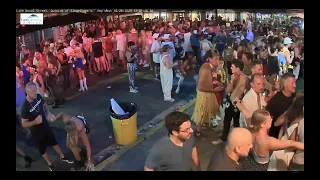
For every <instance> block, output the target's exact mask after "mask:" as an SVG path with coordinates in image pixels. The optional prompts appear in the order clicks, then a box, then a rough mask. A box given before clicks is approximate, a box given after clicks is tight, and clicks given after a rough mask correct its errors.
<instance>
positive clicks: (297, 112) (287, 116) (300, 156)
mask: <svg viewBox="0 0 320 180" xmlns="http://www.w3.org/2000/svg"><path fill="white" fill-rule="evenodd" d="M274 125H275V126H282V128H281V130H280V133H279V138H282V137H283V136H284V135H287V133H288V131H290V132H289V133H290V136H288V138H289V139H290V140H293V141H298V142H302V143H304V91H300V92H298V93H297V95H296V97H295V98H294V100H293V103H292V104H291V106H290V107H289V108H288V110H287V111H286V112H285V113H283V115H281V116H280V117H279V118H278V119H277V121H276V122H275V123H274ZM289 169H290V170H303V169H304V151H299V150H298V151H296V152H295V153H294V155H293V158H292V162H291V163H290V168H289Z"/></svg>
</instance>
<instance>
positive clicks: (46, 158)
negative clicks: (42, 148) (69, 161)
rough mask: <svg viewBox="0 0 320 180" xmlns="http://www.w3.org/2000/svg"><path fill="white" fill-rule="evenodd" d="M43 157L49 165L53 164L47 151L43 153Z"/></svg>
mask: <svg viewBox="0 0 320 180" xmlns="http://www.w3.org/2000/svg"><path fill="white" fill-rule="evenodd" d="M42 157H43V159H44V160H45V161H46V162H47V164H48V165H52V163H51V161H50V159H49V156H48V153H47V152H45V153H44V154H43V155H42Z"/></svg>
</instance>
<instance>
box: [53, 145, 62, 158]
mask: <svg viewBox="0 0 320 180" xmlns="http://www.w3.org/2000/svg"><path fill="white" fill-rule="evenodd" d="M53 149H54V150H55V151H56V152H57V154H58V155H59V157H60V158H64V154H63V153H62V151H61V149H60V147H59V145H55V146H53Z"/></svg>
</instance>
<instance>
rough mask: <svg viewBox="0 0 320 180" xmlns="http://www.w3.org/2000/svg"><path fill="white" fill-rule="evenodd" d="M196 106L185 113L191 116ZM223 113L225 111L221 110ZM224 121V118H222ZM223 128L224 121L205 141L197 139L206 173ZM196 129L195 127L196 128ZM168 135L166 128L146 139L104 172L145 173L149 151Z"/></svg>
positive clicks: (207, 135) (200, 157) (209, 131)
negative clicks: (214, 142)
mask: <svg viewBox="0 0 320 180" xmlns="http://www.w3.org/2000/svg"><path fill="white" fill-rule="evenodd" d="M193 109H194V106H191V107H190V108H189V109H188V110H186V111H185V113H187V114H189V115H190V116H191V115H192V113H193ZM221 112H223V109H222V108H221ZM222 119H223V117H222ZM222 127H223V121H219V125H218V127H216V128H214V129H208V130H205V131H204V135H205V137H206V139H205V140H202V139H199V138H196V146H197V148H198V153H199V160H200V166H201V170H202V171H206V170H207V167H208V165H209V161H210V159H211V156H212V154H213V152H214V150H215V148H216V146H217V145H213V144H212V141H214V140H218V138H219V136H220V134H221V132H222ZM194 128H195V126H194ZM167 134H168V132H167V130H166V128H165V127H162V128H161V129H160V130H159V131H158V132H156V133H155V134H154V135H153V136H152V137H151V138H149V139H146V140H145V141H143V142H142V143H140V144H139V145H137V146H135V147H134V148H132V149H131V150H129V151H128V152H127V153H125V154H123V155H122V156H121V157H119V158H118V159H117V160H116V161H114V162H113V163H112V164H110V165H109V166H108V167H106V168H104V169H103V171H143V168H144V163H145V160H146V158H147V156H148V153H149V150H150V149H151V148H152V146H153V144H154V143H155V142H156V141H157V140H159V139H160V138H162V137H163V136H166V135H167Z"/></svg>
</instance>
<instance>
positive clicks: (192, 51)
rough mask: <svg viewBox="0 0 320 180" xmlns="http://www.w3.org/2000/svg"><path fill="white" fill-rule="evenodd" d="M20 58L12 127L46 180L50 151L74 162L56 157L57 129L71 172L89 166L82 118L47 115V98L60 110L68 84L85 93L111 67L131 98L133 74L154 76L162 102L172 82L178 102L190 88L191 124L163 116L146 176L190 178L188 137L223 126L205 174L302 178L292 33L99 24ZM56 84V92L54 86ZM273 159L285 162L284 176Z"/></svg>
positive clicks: (299, 37)
mask: <svg viewBox="0 0 320 180" xmlns="http://www.w3.org/2000/svg"><path fill="white" fill-rule="evenodd" d="M82 30H84V31H82ZM17 49H19V48H17ZM17 57H18V61H17V62H19V63H17V66H16V89H17V91H16V99H17V101H16V117H17V118H16V119H17V127H18V129H19V130H22V131H24V132H25V133H26V134H27V135H29V136H31V137H32V138H33V139H34V140H35V142H36V143H37V147H38V150H39V153H40V154H41V155H42V157H43V158H44V160H45V161H46V163H47V164H48V167H49V170H51V171H53V170H55V167H54V165H53V163H52V162H51V161H50V158H49V157H48V154H47V151H46V148H47V147H48V146H52V147H53V148H54V150H55V151H56V152H57V154H58V155H59V157H60V159H61V160H62V161H64V162H67V163H73V160H71V158H69V157H67V156H65V155H64V154H63V153H62V151H61V149H60V147H59V145H58V144H57V140H56V138H55V135H54V133H53V132H52V129H51V128H50V126H49V124H50V123H53V122H55V121H56V120H62V121H63V122H64V124H65V130H66V132H67V147H68V148H69V149H70V150H71V151H72V153H73V155H74V158H72V159H75V161H74V162H75V169H76V170H79V169H81V168H82V167H84V166H85V163H86V164H87V165H86V166H87V167H88V169H90V167H92V163H91V149H90V143H89V140H88V137H87V133H89V127H88V125H87V123H86V119H85V118H84V117H82V116H73V115H69V114H67V113H63V112H62V113H59V114H56V115H53V114H52V113H51V112H50V109H49V107H48V104H47V103H46V101H45V98H46V97H53V99H54V104H53V106H52V107H53V108H58V107H59V105H61V104H63V103H65V100H64V99H65V97H64V92H65V91H66V90H68V89H70V88H71V79H76V80H77V82H78V83H79V84H78V85H75V86H78V88H79V91H80V92H82V91H87V90H88V89H89V87H90V82H87V78H86V76H90V75H94V74H97V75H98V76H102V77H104V76H106V75H108V73H109V72H110V71H112V70H114V68H115V67H122V68H123V69H124V70H127V72H128V88H129V92H130V93H138V92H139V91H138V87H137V86H136V84H135V72H136V71H137V70H138V69H139V66H141V68H146V69H150V71H153V72H154V78H155V80H157V81H159V83H161V88H162V91H163V100H164V101H167V102H173V101H174V99H173V98H172V88H173V79H174V78H177V79H178V85H177V87H176V88H175V90H174V93H176V94H178V93H179V92H180V91H183V89H181V87H182V86H181V85H182V84H183V81H184V79H185V77H186V76H192V77H193V78H194V80H195V82H196V83H197V95H196V102H195V108H194V113H193V115H192V117H189V116H188V115H186V114H184V113H180V112H172V113H170V114H168V115H167V116H166V118H165V120H164V121H165V125H166V128H167V129H168V132H169V136H166V137H164V138H162V139H161V140H159V141H158V142H156V143H155V145H154V147H153V148H152V150H151V151H150V154H149V156H148V158H147V160H146V164H145V170H149V171H150V170H160V171H161V170H183V171H189V170H191V169H192V163H194V164H195V165H196V167H198V168H199V169H200V166H199V158H198V152H197V148H196V147H195V138H198V139H199V140H202V139H205V138H206V137H205V136H204V135H203V133H202V132H203V131H204V130H206V129H208V128H215V127H217V125H218V122H217V121H220V120H223V132H222V135H221V137H220V139H219V140H218V141H214V142H212V143H213V144H216V145H218V146H219V148H218V150H216V151H215V152H214V155H213V157H212V160H211V162H210V164H209V167H208V170H209V171H224V170H227V171H228V170H230V171H232V170H236V171H238V170H241V171H267V170H301V169H302V170H303V165H304V93H303V91H301V92H297V93H296V80H297V79H299V78H303V71H304V68H303V62H304V43H303V33H302V31H301V30H300V28H299V27H295V28H293V30H292V31H287V30H284V29H281V28H277V29H276V28H274V27H273V26H272V25H269V24H267V25H266V24H261V23H256V22H252V21H250V20H246V21H245V20H244V21H242V22H240V21H235V22H232V23H231V24H230V27H226V26H225V25H221V26H220V25H218V26H210V21H209V20H204V21H201V22H200V21H194V22H191V21H188V20H183V21H174V22H165V21H163V19H161V18H160V19H158V20H149V19H147V20H146V21H145V22H143V23H133V21H130V20H129V21H120V22H111V21H109V22H108V23H104V22H101V21H100V20H97V21H95V22H94V23H87V24H86V27H85V28H84V29H81V28H79V29H74V30H73V31H72V32H70V34H69V35H68V36H67V37H65V39H60V40H58V41H57V42H54V41H53V39H49V40H47V41H42V42H40V44H39V47H38V49H37V50H36V51H35V52H34V53H31V51H30V50H29V49H28V48H27V47H26V46H25V45H24V44H22V45H21V52H19V51H18V50H17ZM85 69H88V70H89V71H88V72H87V71H85ZM60 77H62V78H63V79H61V80H62V81H63V91H62V89H61V90H60V88H59V86H58V81H59V80H60ZM220 106H222V107H224V111H225V112H224V116H223V118H222V116H221V112H220ZM191 121H192V122H193V123H195V124H196V125H197V129H196V130H193V129H192V128H191ZM232 122H233V123H232ZM231 123H232V124H233V128H231ZM193 131H195V132H193ZM181 148H182V151H181ZM16 150H17V152H18V153H19V154H20V155H21V156H23V157H24V158H25V160H26V167H30V165H31V164H32V162H33V160H32V158H30V157H29V156H28V155H26V154H25V153H24V152H23V150H22V149H21V148H19V147H18V145H17V146H16ZM270 152H273V153H272V154H270ZM280 160H285V162H286V163H285V164H284V165H282V166H281V167H280V166H279V165H278V164H279V163H277V161H280Z"/></svg>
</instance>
